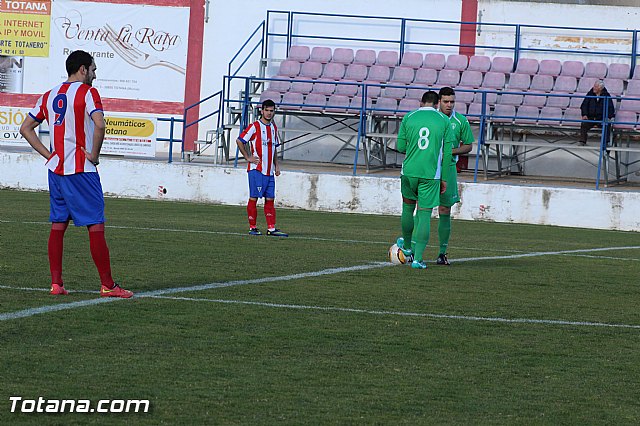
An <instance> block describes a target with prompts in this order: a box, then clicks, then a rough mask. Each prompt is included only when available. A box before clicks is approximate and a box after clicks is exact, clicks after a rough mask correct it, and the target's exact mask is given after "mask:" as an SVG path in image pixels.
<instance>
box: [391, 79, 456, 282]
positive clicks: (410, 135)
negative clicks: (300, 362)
mask: <svg viewBox="0 0 640 426" xmlns="http://www.w3.org/2000/svg"><path fill="white" fill-rule="evenodd" d="M437 104H438V94H437V93H436V92H433V91H428V92H426V93H425V94H424V95H422V101H421V103H420V105H421V107H420V108H419V109H417V110H415V111H412V112H410V113H409V114H407V115H405V116H404V118H403V119H402V122H401V123H400V130H399V131H398V143H397V148H398V151H399V152H402V153H405V159H404V161H403V162H402V172H401V176H400V179H401V180H400V189H401V192H402V217H401V226H402V237H401V238H398V241H397V244H398V247H400V248H401V249H403V251H404V253H405V255H407V256H411V255H413V256H414V260H413V262H412V263H411V267H412V268H416V269H426V267H427V265H426V263H425V262H424V261H423V260H422V257H423V253H424V250H425V248H426V247H427V244H428V242H429V234H430V224H431V210H432V209H433V208H434V207H436V206H437V205H439V204H440V194H441V193H443V192H444V191H445V190H446V181H447V179H448V174H449V173H450V170H449V168H448V167H443V165H446V164H449V163H451V145H452V143H453V132H452V131H451V124H450V123H449V119H448V118H447V117H446V116H445V115H444V114H442V113H441V112H439V111H437V110H436V109H435V106H436V105H437ZM416 203H417V206H416ZM416 208H417V212H416V214H415V218H414V211H415V209H416ZM414 228H415V238H414V240H415V243H414V244H413V245H412V247H404V242H405V241H411V240H412V238H411V236H412V234H413V233H414Z"/></svg>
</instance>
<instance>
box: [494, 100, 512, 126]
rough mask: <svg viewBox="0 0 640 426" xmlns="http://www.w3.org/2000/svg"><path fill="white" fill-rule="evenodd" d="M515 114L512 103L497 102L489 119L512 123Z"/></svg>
mask: <svg viewBox="0 0 640 426" xmlns="http://www.w3.org/2000/svg"><path fill="white" fill-rule="evenodd" d="M515 115H516V107H514V106H513V105H499V104H497V105H496V106H495V108H494V110H493V113H491V121H493V122H496V123H512V122H513V118H514V116H515Z"/></svg>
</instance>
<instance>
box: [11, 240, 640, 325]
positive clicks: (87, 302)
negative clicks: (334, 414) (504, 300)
mask: <svg viewBox="0 0 640 426" xmlns="http://www.w3.org/2000/svg"><path fill="white" fill-rule="evenodd" d="M632 249H640V246H627V247H600V248H592V249H581V250H566V251H552V252H534V253H523V254H513V255H505V256H489V257H471V258H464V259H456V260H455V262H456V263H462V262H473V261H482V260H499V259H518V258H524V257H536V256H546V255H561V254H567V253H592V252H599V251H609V250H632ZM388 266H392V264H391V263H389V262H375V263H369V264H365V265H357V266H350V267H343V268H330V269H323V270H321V271H315V272H304V273H300V274H292V275H282V276H275V277H264V278H257V279H253V280H236V281H225V282H214V283H209V284H201V285H194V286H188V287H174V288H166V289H161V290H155V291H148V292H142V293H138V294H136V295H135V296H134V297H136V298H141V297H156V296H164V295H167V294H176V293H184V292H195V291H203V290H210V289H214V288H222V287H232V286H237V285H247V284H261V283H267V282H277V281H290V280H297V279H302V278H309V277H319V276H323V275H333V274H339V273H343V272H352V271H363V270H369V269H375V268H384V267H388ZM3 288H4V287H3ZM115 300H122V299H109V298H105V299H91V300H85V301H80V302H72V303H61V304H57V305H47V306H43V307H40V308H30V309H25V310H22V311H16V312H9V313H4V314H0V321H6V320H10V319H17V318H26V317H31V316H34V315H38V314H43V313H48V312H55V311H60V310H64V309H75V308H80V307H84V306H88V305H94V304H98V303H104V301H115ZM532 321H535V320H532Z"/></svg>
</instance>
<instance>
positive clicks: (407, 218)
mask: <svg viewBox="0 0 640 426" xmlns="http://www.w3.org/2000/svg"><path fill="white" fill-rule="evenodd" d="M415 208H416V205H415V204H407V203H402V216H401V218H400V225H401V226H402V238H404V248H405V249H410V248H411V234H412V233H413V227H414V224H413V211H414V210H415Z"/></svg>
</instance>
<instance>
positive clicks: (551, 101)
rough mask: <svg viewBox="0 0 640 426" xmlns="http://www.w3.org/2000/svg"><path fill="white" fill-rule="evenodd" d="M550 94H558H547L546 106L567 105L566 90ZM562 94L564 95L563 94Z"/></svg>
mask: <svg viewBox="0 0 640 426" xmlns="http://www.w3.org/2000/svg"><path fill="white" fill-rule="evenodd" d="M550 95H558V96H549V97H548V98H547V106H548V107H555V108H561V109H565V108H567V107H568V106H569V102H570V98H569V93H568V92H564V93H563V92H559V91H558V92H556V91H554V92H551V93H550ZM563 95H564V96H563Z"/></svg>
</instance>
